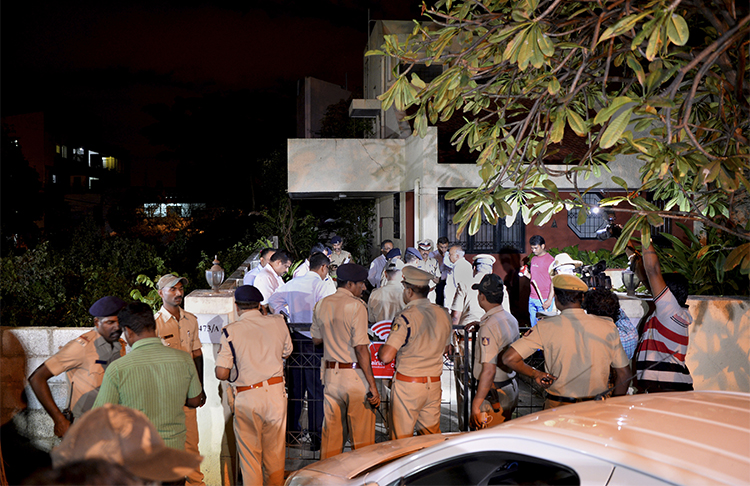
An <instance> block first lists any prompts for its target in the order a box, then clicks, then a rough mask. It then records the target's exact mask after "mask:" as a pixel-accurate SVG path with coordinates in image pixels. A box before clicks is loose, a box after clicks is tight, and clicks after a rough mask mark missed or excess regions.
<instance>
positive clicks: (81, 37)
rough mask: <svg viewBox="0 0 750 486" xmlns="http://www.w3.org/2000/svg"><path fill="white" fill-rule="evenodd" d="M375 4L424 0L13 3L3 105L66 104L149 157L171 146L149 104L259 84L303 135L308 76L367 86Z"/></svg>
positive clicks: (280, 121) (393, 8)
mask: <svg viewBox="0 0 750 486" xmlns="http://www.w3.org/2000/svg"><path fill="white" fill-rule="evenodd" d="M368 8H369V9H370V18H371V19H373V20H379V19H389V20H397V19H401V20H410V19H413V18H418V16H419V13H420V3H419V1H418V0H387V1H380V2H379V1H357V0H329V1H318V0H291V1H282V0H276V1H264V2H255V1H245V2H232V1H224V2H221V1H213V2H195V1H182V2H176V1H175V2H168V1H158V0H157V1H134V2H133V1H131V2H121V3H117V4H114V3H110V2H101V1H96V2H94V1H82V0H72V1H64V2H59V1H55V2H52V1H49V2H45V1H38V0H24V1H16V2H3V4H2V10H0V19H1V22H2V30H1V31H0V33H1V35H2V45H1V49H2V50H1V54H0V57H1V63H2V71H1V73H0V74H1V81H2V84H1V85H0V88H1V96H2V100H1V101H2V105H1V109H2V114H3V115H9V114H18V113H25V112H31V111H55V112H57V113H58V114H59V113H62V114H63V118H64V119H69V120H70V123H71V124H74V125H80V126H82V127H83V126H86V125H88V126H90V127H92V129H93V130H94V131H96V133H97V135H98V138H99V139H100V140H101V142H103V143H105V144H112V145H114V146H118V147H121V148H123V149H125V150H127V151H128V152H129V153H130V156H131V159H132V160H133V164H134V167H137V166H139V165H141V166H144V165H145V166H147V167H148V166H150V165H152V164H153V163H155V160H156V159H155V157H156V154H157V153H159V152H160V151H161V150H162V149H163V147H158V146H153V145H151V144H150V143H149V141H148V139H146V137H145V136H144V135H143V134H142V130H143V128H144V127H147V126H149V125H151V124H153V123H154V121H155V120H154V118H152V117H151V116H150V115H149V114H147V113H146V112H145V111H144V107H146V106H148V105H154V104H165V105H168V106H171V105H172V104H173V103H174V101H175V99H176V98H178V97H182V98H191V97H202V96H211V95H223V94H226V93H233V92H238V91H242V90H245V91H247V90H249V91H251V92H253V93H256V92H257V93H258V94H259V96H260V97H262V99H263V100H265V101H266V105H264V106H263V110H264V117H265V118H266V119H267V120H268V123H269V124H276V126H278V127H279V132H285V133H279V135H280V136H281V137H283V138H287V137H294V136H295V132H294V126H293V122H294V116H295V114H294V113H293V112H291V113H290V111H293V109H294V108H293V104H290V103H289V100H293V97H294V96H295V94H296V84H297V81H298V80H301V79H303V78H304V77H305V76H313V77H317V78H320V79H323V80H325V81H328V82H332V83H336V84H340V85H342V86H343V85H345V84H346V85H347V87H348V89H349V90H351V91H355V92H356V91H358V90H361V86H362V70H363V68H362V56H363V53H364V50H365V45H366V40H367V37H366V32H367V18H368ZM276 96H278V99H279V100H281V99H284V98H286V100H287V102H286V104H282V103H281V102H279V103H278V105H277V106H279V108H280V109H278V110H276V109H274V108H273V106H274V104H273V101H274V100H275V99H276V98H275V97H276ZM282 106H283V108H282ZM136 173H137V171H136ZM134 181H135V178H134ZM136 182H137V181H136Z"/></svg>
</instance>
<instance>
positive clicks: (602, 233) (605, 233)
mask: <svg viewBox="0 0 750 486" xmlns="http://www.w3.org/2000/svg"><path fill="white" fill-rule="evenodd" d="M614 220H615V218H614V217H612V216H610V218H609V224H608V225H607V226H606V227H604V228H602V229H600V230H596V239H597V240H601V241H604V240H607V239H609V238H619V237H620V235H621V234H622V225H620V224H615V223H614Z"/></svg>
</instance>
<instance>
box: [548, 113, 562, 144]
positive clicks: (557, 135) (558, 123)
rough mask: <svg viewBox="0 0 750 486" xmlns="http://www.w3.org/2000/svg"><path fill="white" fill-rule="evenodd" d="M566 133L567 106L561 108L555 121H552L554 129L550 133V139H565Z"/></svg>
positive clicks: (557, 140)
mask: <svg viewBox="0 0 750 486" xmlns="http://www.w3.org/2000/svg"><path fill="white" fill-rule="evenodd" d="M564 134H565V108H559V109H558V110H557V114H556V115H555V121H554V122H553V123H552V131H551V132H550V134H549V141H550V142H551V143H557V142H559V141H560V140H562V139H563V135H564Z"/></svg>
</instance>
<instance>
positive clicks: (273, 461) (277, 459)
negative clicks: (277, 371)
mask: <svg viewBox="0 0 750 486" xmlns="http://www.w3.org/2000/svg"><path fill="white" fill-rule="evenodd" d="M285 434H286V392H285V391H284V383H277V384H275V385H267V384H266V383H265V382H264V385H263V386H262V387H261V388H254V389H252V390H246V391H243V392H240V393H238V394H237V396H236V397H235V399H234V435H235V438H236V439H237V452H238V453H239V456H240V468H241V470H242V484H245V485H261V484H265V485H282V484H284V454H285V452H286V450H285V448H286V441H285Z"/></svg>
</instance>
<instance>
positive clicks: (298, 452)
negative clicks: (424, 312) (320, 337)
mask: <svg viewBox="0 0 750 486" xmlns="http://www.w3.org/2000/svg"><path fill="white" fill-rule="evenodd" d="M453 327H454V331H455V332H458V333H464V331H463V328H462V327H461V326H453ZM289 328H290V330H291V331H297V332H299V331H308V330H309V329H310V324H309V323H291V324H289ZM525 330H526V329H524V331H525ZM297 332H293V333H292V341H293V345H294V349H295V353H293V354H292V355H291V356H290V357H289V358H288V359H287V360H286V374H287V385H288V387H289V410H290V413H289V414H288V417H289V418H288V420H287V430H288V431H289V432H288V433H287V448H286V457H287V469H291V470H294V469H299V468H301V467H304V466H306V465H307V464H310V463H312V462H315V461H317V460H318V459H319V458H320V452H319V444H320V439H321V437H320V434H319V433H318V432H316V431H315V430H314V427H311V426H310V419H311V415H313V414H314V410H315V409H316V407H320V409H321V410H322V406H323V403H322V402H323V397H322V396H320V397H317V398H312V399H305V398H304V397H303V396H301V395H298V396H295V394H294V393H293V388H294V378H293V377H292V375H293V374H296V375H297V376H298V375H299V374H301V373H305V372H307V373H318V374H319V373H320V359H321V357H322V347H317V348H318V349H317V350H316V349H315V347H313V346H312V344H311V342H310V341H309V340H306V339H305V340H303V339H300V338H299V334H298V333H297ZM373 342H379V340H378V339H377V338H374V339H373ZM474 342H476V332H470V333H469V339H462V340H461V341H460V343H461V344H460V345H461V350H462V353H458V352H454V353H453V354H452V355H450V356H446V357H445V359H444V361H443V363H444V365H443V374H442V379H441V385H442V388H443V395H442V397H443V398H442V402H441V407H440V408H441V416H440V430H441V432H462V431H467V430H468V426H469V414H470V408H471V406H470V405H471V402H472V400H473V398H474V390H475V389H476V380H475V379H474V378H473V369H472V368H473V358H472V357H473V353H472V350H471V349H470V348H471V344H472V343H474ZM539 354H541V353H539ZM467 356H468V357H469V358H468V359H464V357H467ZM543 361H544V359H543V358H540V357H539V356H538V355H536V354H535V355H533V356H531V357H530V358H529V359H528V360H527V363H529V364H531V365H532V366H534V367H537V368H540V367H541V366H543V364H544V363H543ZM295 371H296V373H295ZM457 373H458V377H459V378H460V379H456V376H457ZM318 376H319V375H318ZM519 378H521V379H519V380H518V385H519V403H518V407H517V408H516V411H515V412H514V414H513V416H514V417H517V416H522V415H527V414H529V413H533V412H537V411H539V410H541V409H542V407H543V404H544V398H543V394H542V393H540V391H539V390H538V389H537V388H538V387H536V384H535V383H533V382H531V383H530V382H529V381H528V380H524V379H523V377H519ZM376 382H377V386H378V392H379V393H380V397H381V404H380V411H379V412H377V413H376V428H375V441H376V442H384V441H387V440H389V439H390V435H389V434H390V430H389V428H388V424H387V418H388V412H389V409H390V380H389V379H376ZM464 383H468V384H469V386H468V387H464V385H463V384H464ZM464 389H468V393H466V394H464V393H463V392H462V390H464ZM295 405H296V406H298V407H299V408H300V409H301V411H302V412H301V415H300V422H301V427H300V430H296V429H297V427H296V426H295V425H293V424H292V423H291V421H292V418H291V409H292V408H293V407H294V406H295ZM311 411H313V413H311ZM349 447H350V445H349V444H347V449H348V448H349Z"/></svg>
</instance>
